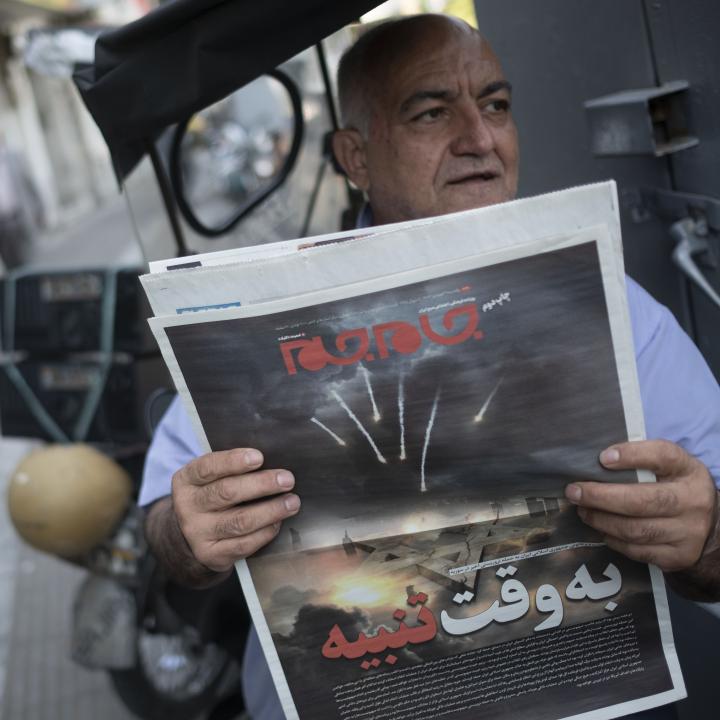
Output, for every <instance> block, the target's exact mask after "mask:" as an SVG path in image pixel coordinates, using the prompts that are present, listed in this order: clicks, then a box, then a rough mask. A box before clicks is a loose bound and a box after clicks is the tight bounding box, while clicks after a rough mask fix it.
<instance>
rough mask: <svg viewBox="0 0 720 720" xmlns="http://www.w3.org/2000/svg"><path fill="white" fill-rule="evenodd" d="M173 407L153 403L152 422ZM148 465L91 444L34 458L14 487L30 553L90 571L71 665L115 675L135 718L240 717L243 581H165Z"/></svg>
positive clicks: (162, 396)
mask: <svg viewBox="0 0 720 720" xmlns="http://www.w3.org/2000/svg"><path fill="white" fill-rule="evenodd" d="M167 397H168V395H167V392H166V391H164V392H161V393H159V394H157V395H156V396H155V397H154V398H153V399H152V400H153V404H154V405H155V409H154V410H153V409H150V410H149V413H148V418H149V419H150V422H151V424H154V421H155V419H157V418H158V417H159V414H160V411H159V410H158V408H160V409H161V410H162V409H164V407H165V406H166V405H167ZM141 460H142V458H141V457H140V458H138V457H137V456H135V457H119V458H117V459H116V460H115V459H112V458H110V457H109V456H108V455H106V454H104V453H102V452H100V451H99V450H98V449H96V448H94V447H92V446H90V445H87V444H81V443H75V444H68V445H59V444H53V445H48V446H46V447H44V448H42V449H39V450H36V451H34V452H32V453H30V454H29V455H28V456H27V457H26V458H25V459H23V460H22V462H21V463H20V464H19V465H18V467H17V468H16V470H15V471H14V472H13V474H12V477H11V479H10V484H9V493H8V505H9V511H10V517H11V519H12V522H13V524H14V526H15V528H16V529H17V531H18V533H19V534H20V536H21V537H22V538H23V539H24V540H25V541H26V542H28V543H29V544H30V545H32V546H33V547H35V548H36V549H38V550H41V551H43V552H46V553H50V554H52V555H54V556H56V557H58V558H60V559H62V560H65V561H68V562H71V563H73V564H75V565H80V566H82V567H85V568H86V569H87V570H88V575H87V577H86V578H85V580H84V581H83V582H82V583H81V585H80V586H79V588H78V590H77V594H76V596H75V599H74V608H73V621H72V657H73V659H74V660H75V661H76V662H78V663H79V664H81V665H83V666H84V667H87V668H92V669H103V670H106V671H107V672H108V673H109V674H110V677H111V680H112V683H113V685H114V687H115V689H116V691H117V693H118V695H119V697H120V698H121V700H122V701H123V702H124V704H125V705H126V706H127V707H128V708H129V709H130V710H131V711H132V712H133V713H134V714H136V715H137V716H138V717H140V718H146V719H147V720H156V719H158V720H159V719H160V718H163V719H165V718H174V719H179V720H191V719H192V718H196V717H198V716H199V715H200V714H201V713H202V714H203V716H204V717H209V718H213V719H214V720H219V719H220V718H226V719H228V720H229V719H230V718H240V717H242V709H243V705H242V699H241V697H240V696H239V694H238V688H239V685H240V678H239V658H240V657H241V653H242V647H243V646H244V642H245V636H246V634H247V628H248V622H249V621H248V616H247V611H246V609H245V608H244V607H243V606H242V605H240V607H238V603H239V602H240V603H241V602H242V600H241V598H242V593H241V591H240V588H239V584H238V582H237V579H236V578H235V577H233V578H231V579H230V580H229V581H226V583H225V584H223V585H221V586H219V587H218V588H215V589H212V590H207V591H192V590H187V589H183V588H180V587H179V586H177V585H175V584H174V583H172V582H170V581H169V580H168V579H167V578H165V577H164V576H163V575H162V573H161V572H160V571H159V569H158V566H157V564H156V562H155V559H154V558H153V556H152V555H151V554H149V553H148V550H147V546H146V543H145V540H144V534H143V529H142V523H143V517H142V516H143V513H142V511H141V510H140V509H139V508H138V507H137V504H136V502H135V500H134V493H135V489H136V488H137V486H138V482H137V480H138V477H137V475H138V473H139V468H140V467H141ZM230 597H232V605H231V604H230V601H229V598H230ZM221 628H222V631H221ZM228 628H232V630H233V631H232V632H228ZM230 635H231V636H232V637H231V639H230V642H231V644H228V643H227V642H225V643H224V644H223V642H222V641H221V638H223V637H228V636H230Z"/></svg>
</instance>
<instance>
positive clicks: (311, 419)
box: [310, 417, 347, 447]
mask: <svg viewBox="0 0 720 720" xmlns="http://www.w3.org/2000/svg"><path fill="white" fill-rule="evenodd" d="M310 422H312V423H315V424H316V425H317V426H318V427H319V428H322V429H323V430H324V431H325V432H326V433H327V434H328V435H329V436H330V437H331V438H333V440H335V442H336V443H337V444H338V445H342V446H343V447H345V446H346V445H347V443H346V442H345V441H344V440H343V439H342V438H341V437H340V436H339V435H337V434H336V433H334V432H333V431H332V430H331V429H330V428H329V427H328V426H327V425H324V424H323V423H321V422H320V421H319V420H318V419H317V418H316V417H311V418H310Z"/></svg>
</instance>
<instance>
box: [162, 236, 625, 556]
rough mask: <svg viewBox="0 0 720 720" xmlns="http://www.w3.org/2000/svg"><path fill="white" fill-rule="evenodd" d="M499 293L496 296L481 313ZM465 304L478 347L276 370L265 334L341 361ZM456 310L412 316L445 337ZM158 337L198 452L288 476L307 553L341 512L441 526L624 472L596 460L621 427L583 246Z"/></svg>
mask: <svg viewBox="0 0 720 720" xmlns="http://www.w3.org/2000/svg"><path fill="white" fill-rule="evenodd" d="M503 293H509V301H508V300H506V301H504V302H503V304H502V305H499V304H498V305H495V306H494V307H492V308H491V309H487V310H486V311H485V312H483V305H484V304H485V303H489V302H490V301H492V300H493V299H496V298H498V297H501V296H502V295H503ZM471 298H474V304H476V305H477V308H478V312H479V330H480V331H482V333H483V337H482V339H476V338H474V337H471V338H470V339H468V340H466V341H465V342H463V343H460V344H457V345H442V344H438V343H433V342H431V341H430V340H428V339H427V338H425V337H424V336H423V342H422V345H421V347H420V348H419V349H418V350H417V351H416V352H414V353H412V354H402V353H397V352H394V351H393V350H392V349H391V350H390V356H389V357H388V358H386V359H380V358H379V357H378V348H377V347H376V345H375V344H374V343H372V342H371V346H370V350H369V351H370V352H371V353H373V355H374V356H375V359H374V360H372V361H368V360H363V361H361V362H359V363H355V364H353V365H348V366H335V365H328V366H327V367H325V368H323V369H320V370H317V371H314V372H313V371H309V370H305V369H303V368H302V367H300V366H299V364H297V367H298V372H297V374H295V375H289V374H288V372H287V370H286V366H285V363H284V361H283V356H282V353H281V350H280V342H279V338H282V337H288V336H295V335H298V334H300V333H305V336H306V337H307V338H310V337H313V336H321V337H322V338H323V342H324V346H325V348H326V349H327V350H328V351H329V352H331V353H332V354H334V355H336V356H341V355H345V356H348V355H352V354H353V350H355V349H356V347H357V345H356V344H355V343H354V342H353V341H352V340H351V341H350V342H349V343H348V345H347V347H346V349H345V352H344V353H342V352H340V351H339V350H338V348H337V347H336V344H335V338H336V336H337V335H338V334H339V333H341V332H343V331H347V330H352V329H358V328H367V329H368V330H369V336H370V338H371V340H372V337H373V333H372V327H373V326H375V325H377V324H379V323H387V322H391V321H404V322H407V323H411V324H413V325H415V326H416V327H419V322H418V316H419V314H420V312H421V311H423V310H426V309H427V308H433V307H436V306H438V305H443V304H446V303H457V301H462V300H467V301H468V302H469V300H470V299H471ZM458 306H459V305H457V304H456V305H454V306H450V307H440V308H438V309H436V310H431V311H429V312H427V314H428V317H429V320H430V323H431V326H432V328H433V329H434V330H435V331H436V332H438V333H440V334H443V335H446V336H447V335H452V334H454V333H456V332H457V331H458V330H460V329H461V328H463V327H464V326H465V324H466V322H467V320H466V319H465V318H464V317H458V318H457V319H456V325H455V326H451V327H450V328H449V329H447V328H444V327H443V318H444V316H445V314H446V313H447V312H448V310H449V309H451V307H458ZM322 318H325V319H326V320H324V321H321V322H317V321H318V319H322ZM167 335H168V338H169V340H170V343H171V345H172V348H173V351H174V353H175V356H176V358H177V360H178V363H179V365H180V368H181V370H182V372H183V375H184V377H185V380H186V382H187V385H188V388H189V390H190V393H191V394H192V397H193V400H194V403H195V406H196V408H197V411H198V413H199V416H200V419H201V421H202V423H203V427H204V428H205V432H206V434H207V437H208V439H209V441H210V444H211V446H212V448H213V449H215V450H220V449H227V448H233V447H257V448H259V449H260V450H262V451H263V453H264V454H265V458H266V467H276V468H288V469H290V470H292V471H293V472H294V473H295V476H296V479H297V486H296V487H297V492H298V493H299V494H300V495H301V497H302V499H303V507H302V511H301V514H300V515H299V516H298V517H297V518H294V519H293V527H294V529H296V530H297V531H299V532H301V534H303V536H304V538H310V534H309V533H312V532H315V537H314V540H313V541H312V542H314V543H317V544H334V543H337V542H339V541H340V538H341V537H342V535H343V533H344V529H345V527H346V526H347V522H348V520H349V519H351V518H353V517H357V516H358V515H360V516H363V517H368V518H372V521H371V524H372V523H381V524H382V523H385V525H386V527H385V529H384V531H383V533H382V534H392V530H393V529H394V530H395V531H396V532H400V530H401V527H402V523H403V522H404V520H406V519H407V517H408V516H409V515H410V514H417V513H423V512H430V511H431V510H434V511H436V512H440V513H441V514H442V515H445V516H447V517H448V518H453V517H456V516H458V514H462V513H463V512H464V513H467V511H468V508H472V507H474V503H475V504H476V505H478V507H480V506H481V507H483V508H487V506H488V503H489V502H490V501H492V500H493V499H502V498H506V497H508V496H512V497H523V496H535V495H543V496H560V495H562V492H563V488H564V486H565V485H566V484H567V483H568V482H570V481H572V480H573V479H580V478H585V479H587V478H590V479H600V478H602V479H614V480H621V479H622V480H624V481H627V480H628V479H631V477H629V476H627V475H620V474H617V473H615V474H613V473H609V472H607V471H604V470H603V469H602V468H601V467H600V466H599V464H598V461H597V455H598V453H599V452H600V450H602V449H603V448H604V447H606V446H607V445H609V444H611V443H612V442H617V441H621V440H624V439H627V433H626V429H625V420H624V415H623V410H622V403H621V397H620V390H619V385H618V377H617V371H616V368H615V361H614V355H613V349H612V342H611V338H610V329H609V323H608V319H607V310H606V305H605V299H604V292H603V288H602V282H601V276H600V270H599V263H598V257H597V251H596V247H595V244H594V243H585V244H582V245H578V246H574V247H571V248H566V249H562V250H557V251H553V252H548V253H544V254H542V255H536V256H533V257H530V258H523V259H519V260H513V261H509V262H504V263H501V264H498V265H494V266H490V267H485V268H480V269H476V270H471V271H467V272H463V273H459V274H455V275H452V276H447V277H441V278H436V279H433V280H430V281H427V282H422V283H414V284H412V285H408V286H404V287H400V288H396V289H393V290H388V291H382V292H377V293H372V294H368V295H363V296H360V297H355V298H350V299H347V300H341V301H336V302H331V303H324V304H322V305H317V306H315V307H310V308H304V309H299V310H292V311H288V312H283V313H277V314H273V315H265V316H262V317H255V318H245V319H234V320H222V321H214V322H201V323H195V324H188V325H182V326H175V327H168V328H167ZM294 355H295V356H296V353H294ZM401 377H402V378H403V380H402V382H403V391H404V408H403V415H404V440H405V443H404V446H405V459H402V460H401V459H400V457H401V424H400V410H399V405H398V394H399V384H400V379H401ZM368 383H369V385H370V387H371V388H372V396H373V398H374V401H375V406H376V408H377V415H378V416H379V419H377V416H376V414H375V412H374V410H375V409H374V408H373V404H372V401H371V397H370V393H369V389H368ZM339 398H341V399H342V402H343V403H344V404H345V406H346V407H343V405H342V404H341V402H340V400H339ZM436 398H437V404H436V406H435V412H434V418H433V423H432V431H431V433H430V437H429V442H427V447H426V448H425V444H426V433H427V429H428V424H429V421H430V418H431V416H432V415H433V406H434V403H435V401H436ZM488 400H489V402H488ZM484 405H486V407H485V411H484V414H483V417H482V420H481V421H476V420H477V417H478V414H479V413H480V412H481V409H482V408H483V406H484ZM346 408H347V409H346ZM348 409H349V410H350V411H351V412H352V413H353V414H354V416H355V417H356V418H357V422H356V421H355V420H353V418H352V417H350V415H349V413H348ZM312 418H315V419H316V421H319V423H322V424H323V425H324V426H325V428H327V430H326V429H324V428H323V427H321V426H320V425H319V424H318V423H317V422H315V421H313V420H312ZM358 423H360V424H361V425H362V426H363V428H364V429H365V431H366V432H367V434H368V435H369V436H370V437H371V438H372V441H373V443H374V444H375V447H373V446H372V445H371V443H370V441H369V440H368V438H367V436H366V435H365V434H364V433H363V432H362V431H361V430H360V428H359V427H358ZM328 430H330V431H332V433H334V435H335V436H336V437H334V436H333V435H331V434H330V433H329V432H328ZM336 438H337V439H336ZM338 439H339V440H338ZM339 441H342V442H343V443H344V445H341V444H340V442H339ZM423 454H424V455H425V463H424V479H425V488H426V490H425V491H424V492H423V491H422V490H421V484H422V476H423V472H422V466H423V462H422V460H423ZM379 457H382V459H384V460H385V462H381V461H380V459H379ZM287 525H288V524H287V523H286V524H285V526H287ZM318 528H320V530H321V531H322V532H320V535H318V534H317V533H318ZM286 531H287V530H286V528H285V527H284V532H286ZM323 532H324V533H325V534H324V535H323ZM338 533H339V535H338ZM285 541H287V537H286V538H285ZM280 545H282V542H280V544H278V545H277V546H278V548H279V547H280ZM271 547H273V546H271ZM304 547H308V545H304Z"/></svg>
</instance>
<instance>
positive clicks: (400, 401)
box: [398, 375, 407, 460]
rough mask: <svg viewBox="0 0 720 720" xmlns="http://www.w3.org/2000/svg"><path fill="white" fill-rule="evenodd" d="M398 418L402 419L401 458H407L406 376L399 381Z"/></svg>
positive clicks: (401, 376)
mask: <svg viewBox="0 0 720 720" xmlns="http://www.w3.org/2000/svg"><path fill="white" fill-rule="evenodd" d="M398 418H399V419H400V459H401V460H405V458H406V457H407V456H406V455H405V378H404V377H403V375H400V380H399V381H398Z"/></svg>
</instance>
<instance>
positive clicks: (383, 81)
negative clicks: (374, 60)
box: [376, 34, 504, 104]
mask: <svg viewBox="0 0 720 720" xmlns="http://www.w3.org/2000/svg"><path fill="white" fill-rule="evenodd" d="M392 60H393V61H392V62H387V63H386V64H385V65H384V67H382V68H380V70H381V77H376V90H377V94H376V97H377V98H378V99H380V98H382V99H383V100H385V101H387V102H391V103H393V104H395V103H398V102H400V103H401V102H403V101H404V99H405V97H404V96H406V95H409V94H412V93H414V92H417V91H420V90H449V91H452V90H454V89H456V88H457V87H458V85H460V84H462V83H465V82H469V83H470V84H471V85H473V86H477V87H474V89H475V90H478V91H479V90H481V89H482V87H484V86H485V85H487V84H490V83H492V82H496V81H498V80H503V79H504V75H503V73H502V69H501V67H500V64H499V62H498V61H497V58H496V57H495V55H494V53H493V52H492V49H491V48H490V46H489V44H488V43H487V41H485V39H484V38H482V36H480V35H479V34H473V36H470V37H468V36H467V35H465V36H464V37H463V36H461V37H457V36H455V37H452V36H450V37H445V38H443V39H442V41H440V42H419V43H417V44H415V45H414V46H413V47H412V48H408V49H407V50H406V52H403V53H396V54H395V56H394V58H393V59H392Z"/></svg>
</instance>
